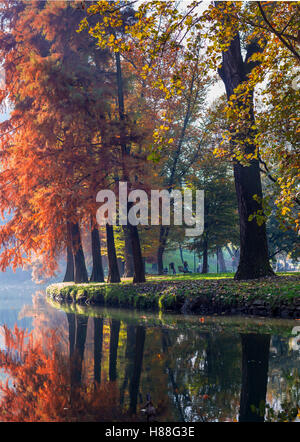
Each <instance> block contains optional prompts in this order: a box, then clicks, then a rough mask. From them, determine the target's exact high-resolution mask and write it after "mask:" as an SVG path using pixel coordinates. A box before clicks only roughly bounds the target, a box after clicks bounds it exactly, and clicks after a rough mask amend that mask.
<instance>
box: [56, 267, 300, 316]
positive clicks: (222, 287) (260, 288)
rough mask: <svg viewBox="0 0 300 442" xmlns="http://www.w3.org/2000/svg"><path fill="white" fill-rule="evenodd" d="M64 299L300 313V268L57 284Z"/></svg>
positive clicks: (167, 307) (206, 310)
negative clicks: (267, 274) (252, 276)
mask: <svg viewBox="0 0 300 442" xmlns="http://www.w3.org/2000/svg"><path fill="white" fill-rule="evenodd" d="M47 295H48V296H49V297H50V298H52V299H54V300H56V301H59V302H72V303H78V304H99V305H110V306H119V307H129V308H139V309H155V310H158V309H160V310H162V311H173V312H179V313H197V314H212V313H217V314H247V315H249V314H250V315H259V316H274V317H276V316H277V317H285V318H300V274H299V273H296V274H295V273H293V274H287V273H285V274H279V276H278V277H276V278H262V279H259V280H252V281H234V280H233V275H232V274H223V275H220V274H209V275H206V276H204V277H203V276H202V275H199V274H190V275H178V276H174V277H173V276H161V277H159V276H152V277H151V276H150V277H149V278H148V281H147V282H146V283H144V284H131V282H130V280H124V281H122V282H121V283H120V284H106V283H98V284H95V283H90V284H73V283H60V284H52V285H50V286H49V287H48V288H47Z"/></svg>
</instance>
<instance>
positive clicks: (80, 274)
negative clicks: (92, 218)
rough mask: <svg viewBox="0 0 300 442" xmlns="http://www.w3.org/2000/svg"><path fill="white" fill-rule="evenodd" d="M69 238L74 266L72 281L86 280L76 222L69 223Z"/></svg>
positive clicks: (80, 281)
mask: <svg viewBox="0 0 300 442" xmlns="http://www.w3.org/2000/svg"><path fill="white" fill-rule="evenodd" d="M71 238H72V248H73V256H74V267H75V270H74V282H75V284H79V283H82V282H88V281H89V278H88V274H87V270H86V265H85V260H84V254H83V249H82V244H81V238H80V229H79V224H78V223H75V224H71Z"/></svg>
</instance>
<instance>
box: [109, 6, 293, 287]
mask: <svg viewBox="0 0 300 442" xmlns="http://www.w3.org/2000/svg"><path fill="white" fill-rule="evenodd" d="M104 3H106V2H104ZM257 3H258V4H255V3H254V2H253V3H251V4H250V5H249V6H248V4H245V5H244V4H242V3H241V2H230V3H229V2H224V3H222V2H217V3H216V4H213V3H211V4H210V5H209V7H208V8H207V9H206V10H205V11H204V12H203V11H199V9H198V6H199V5H198V3H197V2H196V1H191V2H189V3H188V4H187V5H186V7H185V8H184V9H183V11H182V10H179V9H177V8H176V7H174V3H173V2H171V1H169V2H163V3H158V2H155V1H149V2H143V3H142V4H141V5H140V6H139V8H138V11H137V14H136V17H137V18H138V20H137V21H136V22H135V23H133V24H132V26H129V27H128V29H127V34H130V36H131V39H130V44H128V47H129V49H128V50H130V49H131V47H136V46H139V47H142V48H143V50H144V51H147V52H148V54H150V58H151V60H152V61H156V60H157V59H159V58H161V57H163V55H164V52H165V50H166V48H167V47H168V46H170V47H171V46H172V45H173V46H174V47H175V45H174V39H175V40H176V41H177V42H179V45H180V44H182V42H183V41H184V42H185V43H186V45H185V48H186V47H187V48H188V50H187V51H186V54H185V59H186V61H187V62H190V60H195V57H196V54H198V49H199V45H201V37H202V36H203V37H204V38H207V42H208V45H207V51H206V55H207V58H206V60H207V64H208V65H209V66H210V67H212V68H214V69H216V68H217V67H219V73H220V74H221V75H222V79H223V81H224V84H225V86H226V90H227V97H228V106H227V116H228V119H229V130H228V131H227V140H228V141H230V142H229V143H228V147H227V152H228V153H229V155H230V157H231V158H232V159H233V161H234V170H235V181H236V190H237V196H238V206H239V215H240V231H241V258H240V264H239V269H238V271H237V274H236V278H238V279H240V278H247V279H248V278H250V279H251V278H255V277H259V276H266V275H272V274H273V272H272V269H271V267H270V264H269V261H268V248H267V240H266V229H265V214H264V212H263V208H262V190H261V182H260V165H264V166H265V167H264V168H265V170H264V171H265V172H266V174H267V176H269V177H272V175H271V173H270V170H269V168H268V165H267V164H266V162H265V160H264V159H263V157H264V154H266V157H267V160H268V162H269V163H271V164H272V161H273V160H276V162H277V164H279V169H280V172H281V173H282V176H278V178H277V180H278V183H279V184H280V188H281V191H280V192H281V193H280V196H279V198H278V200H277V204H278V207H279V209H280V210H283V211H285V212H287V211H289V210H290V206H291V205H293V204H295V203H296V204H298V198H297V196H296V193H297V191H296V189H297V184H296V182H297V179H296V175H295V172H296V169H297V167H295V166H296V165H297V158H296V155H295V153H296V151H294V148H293V152H292V155H290V154H286V155H284V156H282V159H280V154H279V152H280V151H281V150H282V145H281V143H277V145H276V147H275V148H274V149H273V150H272V152H267V151H262V150H263V149H261V151H260V150H259V147H260V148H261V147H264V145H263V143H262V142H261V139H262V138H263V137H265V132H264V131H263V130H262V131H261V132H260V131H259V129H260V128H262V127H263V122H262V119H261V118H259V121H258V124H257V126H256V124H255V123H256V121H255V119H254V108H253V91H254V88H255V86H257V85H258V84H259V83H260V82H262V81H264V80H266V81H267V87H266V89H265V92H266V94H267V97H268V98H267V99H268V100H269V102H270V103H271V105H272V108H271V112H270V114H269V115H270V118H268V119H267V121H268V125H269V130H270V131H273V132H274V133H276V131H279V125H278V120H277V121H276V118H274V117H275V115H276V114H277V113H278V110H279V111H280V110H281V109H282V107H280V106H278V105H277V103H276V100H277V98H278V97H279V96H280V91H282V86H283V85H286V86H289V87H290V84H288V83H291V82H292V81H293V80H294V79H295V76H296V74H292V75H288V73H289V71H288V67H290V68H291V67H296V66H297V65H296V64H295V63H296V62H297V60H298V55H297V54H298V53H297V49H296V47H297V38H298V34H297V33H298V30H297V24H296V23H297V17H298V16H299V8H298V5H297V4H296V3H295V2H288V3H285V4H284V5H283V2H277V6H276V5H275V6H274V5H273V4H270V6H269V7H268V12H271V13H272V20H273V23H272V20H271V21H270V17H269V18H268V19H267V20H266V16H265V11H264V9H263V7H262V5H261V3H260V2H257ZM124 5H126V2H125V3H124ZM122 6H123V5H121V7H122ZM118 13H119V11H118V10H114V11H111V15H112V18H111V22H113V20H116V17H117V16H118ZM262 19H263V20H264V21H265V23H264V25H262ZM163 20H166V21H168V25H167V26H164V27H161V26H160V23H161V22H162V21H163ZM274 22H276V26H274ZM266 24H267V26H266ZM270 25H271V26H270ZM276 29H277V30H278V29H283V30H282V32H281V33H280V32H279V33H278V31H276ZM285 31H286V33H285V34H286V35H285V36H283V33H284V32H285ZM240 33H242V35H243V42H245V45H246V46H247V48H246V51H247V55H246V57H245V60H243V59H242V55H241V47H240ZM279 34H280V35H279ZM174 36H175V38H174ZM282 37H283V38H282ZM284 37H285V38H284ZM127 40H129V38H128V39H127ZM283 40H284V41H283ZM118 43H119V42H114V45H115V47H118ZM120 43H121V44H122V43H123V42H120ZM179 45H177V48H178V47H179ZM182 47H183V45H182ZM184 50H185V49H184ZM220 56H221V57H220ZM221 63H222V65H221V66H220V64H221ZM203 64H204V63H203V61H202V62H201V67H202V66H203ZM276 65H277V66H280V69H281V65H282V66H283V71H284V81H283V82H282V81H281V80H279V79H277V80H276V77H278V78H280V79H282V76H281V75H277V71H276V69H273V72H274V74H273V72H272V74H271V75H270V77H269V78H268V70H269V69H270V68H274V66H276ZM148 67H149V64H148V65H145V67H144V68H145V70H146V71H147V70H148ZM174 83H175V82H174ZM157 85H158V87H160V86H162V88H163V89H164V83H163V79H162V78H160V79H159V80H158V81H157ZM274 85H275V87H274ZM276 86H280V87H279V88H277V87H276ZM164 90H165V89H164ZM177 91H178V90H177V89H176V87H174V88H173V90H172V91H170V90H169V91H167V90H166V97H170V95H172V93H176V92H177ZM297 94H298V91H295V93H289V95H288V97H289V98H288V100H287V101H288V102H289V103H291V102H292V101H294V100H295V99H296V97H297ZM294 113H295V110H293V109H292V106H291V107H289V106H285V111H284V115H285V118H286V120H288V121H289V124H291V127H293V126H295V122H296V120H295V118H294ZM289 114H290V115H291V117H290V118H289ZM261 115H262V114H261ZM261 115H260V116H261ZM287 127H288V125H287ZM292 132H293V131H289V130H287V131H286V133H287V134H291V133H292ZM294 133H295V131H294ZM265 138H266V137H265ZM285 140H286V141H288V139H287V138H286V139H285ZM225 150H226V149H223V152H224V151H225ZM221 151H222V149H221ZM283 165H285V167H283ZM275 179H276V178H275ZM253 217H254V218H253ZM253 221H256V225H255V222H253ZM296 222H297V220H296ZM256 246H257V250H256V249H255V247H256Z"/></svg>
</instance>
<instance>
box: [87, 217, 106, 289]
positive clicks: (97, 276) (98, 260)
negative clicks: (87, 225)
mask: <svg viewBox="0 0 300 442" xmlns="http://www.w3.org/2000/svg"><path fill="white" fill-rule="evenodd" d="M91 236H92V257H93V270H92V274H91V278H90V281H93V282H104V272H103V266H102V257H101V243H100V237H99V230H98V228H97V227H96V226H93V225H92V233H91Z"/></svg>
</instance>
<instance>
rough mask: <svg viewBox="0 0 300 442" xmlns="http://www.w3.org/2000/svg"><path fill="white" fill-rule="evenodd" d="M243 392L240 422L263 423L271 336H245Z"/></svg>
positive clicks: (243, 342)
mask: <svg viewBox="0 0 300 442" xmlns="http://www.w3.org/2000/svg"><path fill="white" fill-rule="evenodd" d="M241 339H242V351H243V355H242V390H241V399H240V413H239V422H263V421H264V414H265V404H266V394H267V383H268V367H269V349H270V335H260V334H245V335H244V334H243V335H241Z"/></svg>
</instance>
